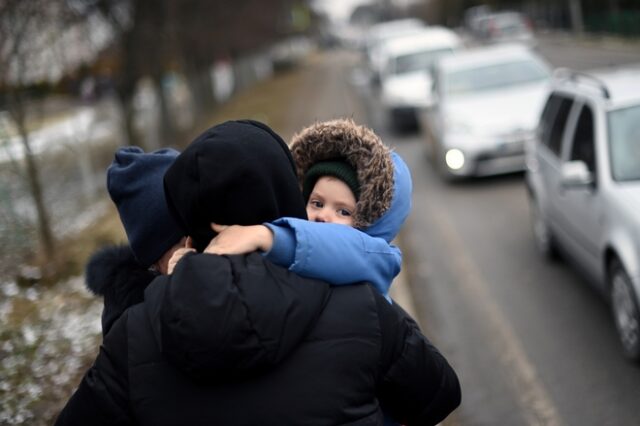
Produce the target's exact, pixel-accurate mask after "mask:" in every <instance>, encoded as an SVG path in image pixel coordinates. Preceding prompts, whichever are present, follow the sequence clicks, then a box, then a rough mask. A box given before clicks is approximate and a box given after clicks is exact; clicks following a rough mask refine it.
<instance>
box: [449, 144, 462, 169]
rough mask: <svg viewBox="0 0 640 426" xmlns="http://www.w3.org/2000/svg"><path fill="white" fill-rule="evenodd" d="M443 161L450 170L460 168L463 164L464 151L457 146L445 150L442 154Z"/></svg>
mask: <svg viewBox="0 0 640 426" xmlns="http://www.w3.org/2000/svg"><path fill="white" fill-rule="evenodd" d="M444 161H445V163H446V164H447V167H448V168H450V169H451V170H460V169H461V168H462V167H463V166H464V162H465V159H464V152H462V151H461V150H459V149H458V148H452V149H449V150H447V152H446V153H445V154H444Z"/></svg>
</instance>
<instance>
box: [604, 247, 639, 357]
mask: <svg viewBox="0 0 640 426" xmlns="http://www.w3.org/2000/svg"><path fill="white" fill-rule="evenodd" d="M609 289H610V291H611V312H612V313H613V320H614V322H615V325H616V330H617V331H618V338H619V339H620V343H621V344H622V350H623V353H624V355H625V356H626V357H627V358H629V359H630V360H633V361H636V362H638V361H640V309H638V299H637V297H636V292H635V290H634V288H633V285H632V284H631V279H630V278H629V275H628V274H627V271H626V270H625V269H624V266H622V263H620V261H619V260H618V259H614V260H613V262H611V265H610V268H609Z"/></svg>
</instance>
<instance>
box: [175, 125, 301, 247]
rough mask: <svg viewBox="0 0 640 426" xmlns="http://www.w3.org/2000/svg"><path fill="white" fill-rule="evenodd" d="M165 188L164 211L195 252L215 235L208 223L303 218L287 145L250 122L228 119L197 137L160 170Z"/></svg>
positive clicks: (259, 221) (244, 223) (265, 127)
mask: <svg viewBox="0 0 640 426" xmlns="http://www.w3.org/2000/svg"><path fill="white" fill-rule="evenodd" d="M164 189H165V195H166V196H167V204H168V206H169V210H170V211H171V213H172V215H173V216H174V218H175V219H176V220H177V222H178V224H179V226H180V227H181V228H182V230H183V231H184V233H185V235H189V236H191V237H192V238H193V241H194V247H195V248H196V250H198V251H202V250H203V249H204V248H205V247H206V246H207V244H209V242H210V241H211V239H212V238H213V237H215V232H214V231H212V230H211V226H210V223H211V222H215V223H218V224H221V225H231V224H238V225H256V224H259V223H264V222H271V221H273V220H275V219H277V218H279V217H283V216H291V217H297V218H303V219H306V217H307V215H306V211H305V206H304V201H303V199H302V194H301V191H300V189H299V188H298V186H297V180H296V172H295V166H294V163H293V159H292V157H291V153H290V151H289V149H288V147H287V145H286V144H285V142H284V141H283V140H282V138H280V136H278V135H277V134H276V133H275V132H274V131H273V130H271V129H270V128H269V127H267V126H266V125H265V124H262V123H259V122H257V121H252V120H243V121H227V122H225V123H222V124H219V125H216V126H213V127H211V128H210V129H208V130H207V131H205V132H204V133H203V134H201V135H200V136H198V137H197V138H196V139H195V140H194V141H193V142H192V143H191V144H190V145H189V146H188V147H187V148H186V149H185V150H184V151H183V152H182V154H180V155H179V156H178V158H176V160H175V161H174V163H173V164H172V165H171V167H170V168H169V170H168V171H167V173H166V174H165V176H164Z"/></svg>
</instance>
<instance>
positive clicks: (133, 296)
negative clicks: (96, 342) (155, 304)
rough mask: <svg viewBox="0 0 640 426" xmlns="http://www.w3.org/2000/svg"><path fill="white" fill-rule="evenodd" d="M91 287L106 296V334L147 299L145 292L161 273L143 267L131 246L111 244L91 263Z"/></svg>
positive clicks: (87, 278)
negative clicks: (129, 311) (116, 322)
mask: <svg viewBox="0 0 640 426" xmlns="http://www.w3.org/2000/svg"><path fill="white" fill-rule="evenodd" d="M85 272H86V273H85V277H86V284H87V288H88V289H89V290H90V291H91V292H92V293H94V294H96V295H98V296H103V297H104V309H103V311H102V335H103V336H105V335H106V334H107V333H108V332H109V330H110V329H111V326H112V325H113V323H114V322H115V321H116V320H117V319H118V318H119V317H120V315H122V313H123V312H124V311H125V310H127V308H129V307H130V306H133V305H135V304H138V303H140V302H142V301H143V300H144V291H145V289H146V288H147V286H148V285H149V284H150V283H151V281H153V279H154V278H156V277H157V276H158V275H159V274H158V273H155V272H152V271H150V270H149V269H148V268H144V267H142V266H140V264H139V263H138V262H137V261H136V258H135V257H134V255H133V252H132V251H131V248H130V247H129V246H128V245H119V246H107V247H104V248H102V249H100V250H98V251H97V252H95V253H94V254H93V255H92V256H91V258H90V259H89V262H88V263H87V267H86V271H85Z"/></svg>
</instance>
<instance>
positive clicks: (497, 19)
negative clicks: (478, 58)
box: [474, 12, 537, 47]
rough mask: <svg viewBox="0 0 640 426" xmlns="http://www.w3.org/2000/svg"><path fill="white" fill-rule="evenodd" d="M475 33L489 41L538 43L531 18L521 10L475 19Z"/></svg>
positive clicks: (532, 44) (528, 44) (531, 44)
mask: <svg viewBox="0 0 640 426" xmlns="http://www.w3.org/2000/svg"><path fill="white" fill-rule="evenodd" d="M474 25H475V28H476V31H475V34H476V35H477V36H478V37H479V38H480V39H481V40H482V41H484V42H487V43H505V42H508V43H514V42H515V43H522V44H525V45H527V46H529V47H533V46H535V45H536V44H537V42H536V38H535V36H534V34H533V26H532V24H531V20H530V19H529V18H527V17H526V16H525V15H523V14H521V13H519V12H496V13H490V14H486V15H483V16H481V17H479V18H477V19H476V20H475V21H474Z"/></svg>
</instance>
